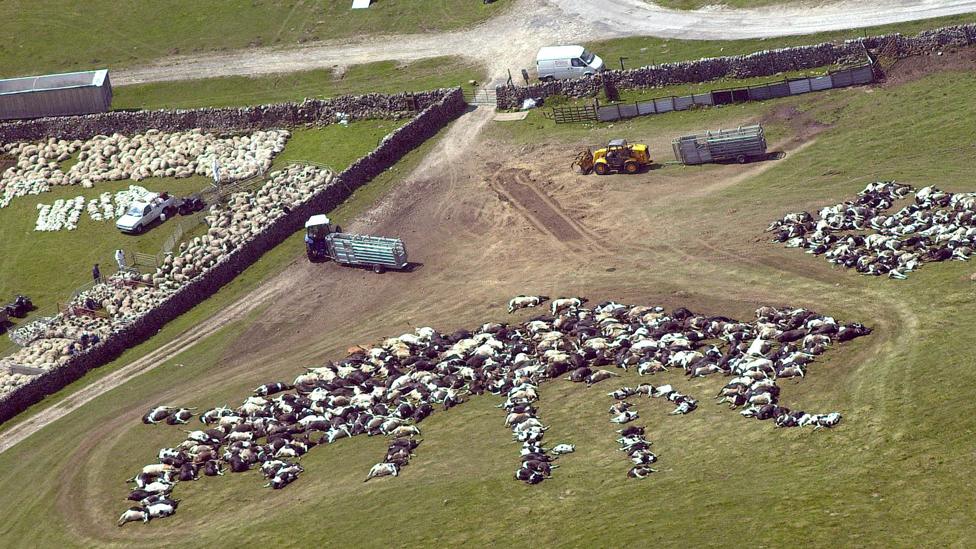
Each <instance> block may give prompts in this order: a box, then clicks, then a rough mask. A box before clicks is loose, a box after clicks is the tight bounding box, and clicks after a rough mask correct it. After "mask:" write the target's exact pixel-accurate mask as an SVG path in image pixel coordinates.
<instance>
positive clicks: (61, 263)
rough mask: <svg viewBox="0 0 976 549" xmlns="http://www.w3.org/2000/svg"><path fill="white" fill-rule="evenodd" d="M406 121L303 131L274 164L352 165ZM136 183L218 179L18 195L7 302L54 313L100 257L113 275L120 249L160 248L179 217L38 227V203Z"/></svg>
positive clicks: (0, 233)
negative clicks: (132, 226) (20, 298)
mask: <svg viewBox="0 0 976 549" xmlns="http://www.w3.org/2000/svg"><path fill="white" fill-rule="evenodd" d="M404 122H405V121H390V120H367V121H362V122H354V123H352V124H349V125H348V126H341V125H333V126H326V127H322V128H312V129H298V130H295V131H294V132H293V133H292V138H291V139H290V140H289V142H288V145H287V146H286V147H285V151H284V152H282V154H281V155H279V156H278V158H276V159H275V164H274V166H273V169H278V168H281V167H284V166H285V165H287V164H288V163H289V162H312V163H316V164H320V165H327V166H329V167H331V168H332V169H334V170H336V171H341V170H344V169H345V168H346V167H347V166H348V165H349V164H351V163H352V162H354V161H355V160H356V159H357V158H359V157H361V156H362V155H363V154H365V153H366V152H367V151H370V150H372V149H374V148H376V145H377V144H378V143H379V141H380V140H381V139H382V138H383V136H385V135H387V134H388V133H390V132H391V131H393V130H394V129H395V128H397V127H399V126H400V125H402V124H403V123H404ZM132 184H136V185H140V186H143V187H145V188H147V189H149V190H152V191H164V190H165V191H168V192H170V193H173V194H176V195H187V194H192V193H194V192H197V191H200V190H201V189H203V188H206V187H207V186H209V185H210V184H211V181H210V179H209V178H206V177H191V178H186V179H175V178H165V179H155V178H149V179H144V180H143V181H141V182H138V183H137V182H134V181H131V180H126V181H118V182H112V183H103V184H98V185H96V186H95V187H94V188H92V189H84V188H82V187H74V186H72V187H60V188H55V189H54V190H53V191H52V192H49V193H44V194H41V195H37V196H26V197H20V198H15V199H14V200H13V201H12V202H11V203H10V205H9V206H7V207H6V208H4V209H2V210H0V257H2V258H3V261H2V262H0V301H3V302H4V303H5V302H6V301H5V300H7V299H9V297H8V296H10V297H12V296H13V295H14V294H18V293H22V294H25V295H28V296H30V297H31V298H32V299H33V300H34V304H35V305H36V306H37V307H38V310H37V311H36V312H35V313H32V314H31V315H29V316H28V317H27V319H26V321H30V319H32V318H34V317H35V316H38V315H42V314H51V313H52V312H53V311H54V309H55V306H56V303H57V302H58V301H64V300H66V299H67V298H69V297H70V295H71V292H72V291H73V290H74V289H76V288H78V287H80V286H82V285H84V284H86V283H88V282H89V281H90V280H91V268H92V265H93V264H94V263H96V262H97V263H100V264H101V267H102V273H103V274H105V275H107V274H109V273H112V272H115V261H114V259H113V253H114V251H115V250H116V249H118V248H122V249H125V250H127V251H129V252H142V253H150V254H157V253H159V252H160V248H161V246H162V244H163V242H164V241H165V240H166V239H167V238H168V237H169V236H170V235H171V234H172V232H173V230H174V225H173V224H170V223H164V224H162V225H159V226H157V227H155V228H153V229H152V230H150V231H147V232H146V233H144V234H142V235H126V234H123V233H121V232H119V231H118V230H117V229H116V228H115V224H114V222H95V221H91V220H90V219H88V214H87V213H84V214H83V215H82V218H81V221H80V222H79V223H78V229H77V230H74V231H58V232H50V233H45V232H35V231H34V222H35V221H36V219H37V208H36V205H37V204H38V203H44V204H51V203H53V202H54V201H55V200H57V199H59V198H63V199H67V198H74V197H76V196H83V197H85V199H86V200H88V199H92V198H97V197H98V195H100V194H101V193H103V192H112V193H114V192H116V191H119V190H122V189H125V188H127V187H128V186H129V185H132ZM192 234H195V233H191V236H192ZM24 321H25V320H18V321H17V322H18V323H22V322H24ZM11 346H12V344H11V342H10V341H9V340H8V339H7V338H2V339H0V352H2V351H3V350H5V349H9V348H11Z"/></svg>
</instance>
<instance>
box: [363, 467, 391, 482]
mask: <svg viewBox="0 0 976 549" xmlns="http://www.w3.org/2000/svg"><path fill="white" fill-rule="evenodd" d="M399 474H400V469H399V468H398V467H397V465H396V463H377V464H376V465H374V466H373V468H372V469H370V470H369V474H368V475H366V480H364V481H363V482H366V481H368V480H369V479H371V478H376V477H386V476H391V475H392V476H394V477H395V476H397V475H399Z"/></svg>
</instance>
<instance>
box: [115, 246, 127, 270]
mask: <svg viewBox="0 0 976 549" xmlns="http://www.w3.org/2000/svg"><path fill="white" fill-rule="evenodd" d="M115 262H116V263H118V264H119V270H120V271H124V270H125V251H123V250H122V249H118V250H115Z"/></svg>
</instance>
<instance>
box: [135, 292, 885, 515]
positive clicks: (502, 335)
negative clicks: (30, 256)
mask: <svg viewBox="0 0 976 549" xmlns="http://www.w3.org/2000/svg"><path fill="white" fill-rule="evenodd" d="M584 302H585V300H584V299H581V298H572V299H560V300H556V301H554V304H555V303H560V304H567V303H568V305H560V306H559V307H556V306H555V305H554V307H553V309H554V311H555V314H549V315H543V316H539V317H536V318H534V319H532V320H529V321H527V322H524V323H518V324H512V325H509V324H504V323H495V322H492V323H486V324H483V325H482V326H480V327H479V328H477V329H476V330H474V331H468V330H463V329H462V330H457V331H455V332H454V333H452V334H443V333H439V332H437V331H435V330H434V329H432V328H427V327H424V328H418V329H417V330H416V331H415V332H414V333H407V334H403V335H401V336H399V337H393V338H389V339H386V340H384V341H382V342H380V343H378V344H377V345H375V346H373V347H371V348H356V349H353V350H352V352H351V354H349V356H347V357H346V358H344V359H342V360H340V361H338V362H335V363H333V362H329V363H327V364H325V365H323V366H321V367H316V368H308V369H307V370H306V372H305V373H302V374H300V375H299V376H298V377H296V378H295V379H294V381H293V382H292V383H285V382H281V381H276V382H272V383H267V384H264V385H261V386H259V387H257V388H256V389H255V390H254V394H253V395H252V396H249V397H247V398H246V399H245V400H244V401H243V403H242V404H241V405H240V406H238V407H237V408H230V407H226V406H225V407H217V408H212V409H209V410H206V411H204V412H202V413H200V415H199V421H200V422H201V423H202V424H203V428H202V429H201V430H193V431H186V433H187V437H186V439H185V440H184V441H182V442H180V443H179V444H177V445H176V446H174V447H170V448H163V449H161V450H160V451H159V453H158V454H157V463H153V464H150V465H147V466H145V467H144V468H143V469H142V471H141V472H139V473H138V474H137V475H135V476H134V477H133V478H131V479H130V480H129V482H134V483H135V488H134V489H132V490H131V492H130V494H129V496H128V499H129V500H131V501H134V502H137V503H138V506H135V507H132V508H130V509H129V510H127V511H125V512H124V513H123V514H122V516H121V517H120V518H119V522H118V524H119V526H122V525H124V524H125V523H127V522H130V521H143V522H148V521H149V520H150V519H152V518H158V517H165V516H170V515H172V514H173V513H174V512H175V511H176V507H177V505H178V500H175V499H173V498H172V497H171V493H172V490H173V489H174V486H175V485H176V483H177V482H178V481H189V480H196V479H198V478H199V475H200V473H201V472H202V473H203V474H204V475H205V476H220V475H223V474H224V470H225V469H230V471H231V472H235V473H242V472H246V471H249V470H251V469H252V468H258V469H259V470H260V471H261V473H262V475H263V476H264V477H265V478H266V479H267V481H268V482H267V484H266V485H265V486H267V487H270V488H273V489H280V488H284V487H285V486H287V485H288V484H290V483H291V482H293V481H295V480H296V479H297V478H298V476H299V475H300V474H302V473H303V472H304V469H303V468H302V467H301V466H300V465H298V464H297V463H296V460H298V459H300V457H301V456H302V455H304V454H305V453H307V452H308V451H310V450H311V448H313V447H315V446H317V445H321V444H329V443H334V442H336V441H338V440H341V439H342V438H347V437H351V436H356V435H361V434H366V435H368V436H373V435H386V436H390V437H392V439H393V442H391V444H390V445H389V447H388V450H387V454H386V457H385V458H384V461H382V462H380V463H377V464H376V465H375V466H373V467H372V468H371V470H370V471H369V474H368V475H367V477H366V480H367V481H368V480H370V479H371V478H375V477H379V476H398V475H399V472H400V470H401V469H402V468H403V467H405V466H406V465H407V464H408V462H409V460H410V458H411V457H412V456H413V451H414V450H415V449H416V448H417V447H418V445H419V441H417V440H416V439H413V437H414V436H417V435H420V429H419V427H418V426H417V425H418V424H419V423H420V422H422V421H423V420H424V418H426V417H427V416H429V415H430V414H431V413H433V412H434V411H435V406H442V407H443V408H444V409H445V410H446V409H449V408H452V407H454V406H456V405H458V404H461V403H463V402H464V401H465V400H466V399H465V397H468V396H471V395H481V394H484V393H486V392H487V393H491V394H493V395H496V396H500V397H504V398H505V400H504V402H502V403H501V404H499V405H498V407H499V408H503V409H504V410H505V411H506V412H507V413H508V415H507V416H506V421H505V424H506V426H508V427H510V428H511V430H512V433H513V440H514V441H516V442H521V443H522V463H521V466H520V467H519V468H518V469H517V471H516V474H515V478H516V479H517V480H522V481H523V482H525V483H527V484H536V483H538V482H541V481H542V480H544V479H546V478H549V476H550V475H551V474H552V470H553V469H554V468H555V466H554V465H553V464H552V462H553V461H555V460H556V459H557V456H558V455H560V454H565V453H569V452H572V451H573V450H574V449H575V446H573V445H570V444H559V445H557V446H556V447H554V448H553V449H552V451H549V450H547V449H545V448H544V447H543V446H542V439H543V437H544V433H545V431H546V429H547V427H546V426H544V425H543V424H542V422H541V421H540V420H539V418H538V417H536V409H535V407H534V406H533V404H534V403H535V402H536V401H537V400H538V399H539V398H540V396H539V387H540V385H542V384H543V383H544V382H546V381H549V380H552V379H556V378H560V377H562V376H564V375H566V374H568V377H567V378H566V379H568V380H570V381H573V382H579V383H585V384H586V385H588V386H591V385H594V384H597V383H601V382H603V381H606V380H607V379H610V378H612V377H615V375H616V374H615V372H613V371H611V370H605V369H602V368H601V367H603V366H613V367H616V368H619V369H623V370H627V369H630V368H633V369H635V370H636V371H637V372H638V373H639V374H641V375H651V374H654V373H656V372H663V371H667V370H668V369H669V368H676V369H680V370H682V371H683V372H684V373H685V374H686V375H689V376H694V377H702V376H707V375H710V374H713V373H719V372H721V373H723V374H724V375H727V376H734V377H733V378H732V379H731V380H730V381H729V382H728V383H727V384H725V386H724V387H723V388H722V389H721V391H720V392H719V395H718V396H719V397H720V398H722V401H721V402H730V403H731V407H732V408H735V407H738V406H745V408H744V409H743V410H742V411H741V412H740V414H741V415H742V416H743V417H746V418H755V419H759V420H767V419H773V420H774V424H775V426H777V427H799V426H805V425H811V426H813V427H814V428H815V429H818V428H821V427H833V426H834V425H836V424H837V423H838V422H839V421H840V417H841V416H840V414H839V413H837V412H832V413H829V414H815V413H807V412H804V411H801V410H791V409H789V408H787V407H785V406H781V405H780V404H778V402H779V394H780V388H779V386H778V385H777V380H778V379H779V378H790V377H796V378H802V377H803V376H804V375H805V372H806V369H807V366H808V365H809V364H810V363H812V362H813V361H814V360H815V358H816V357H817V356H818V355H820V354H823V353H824V352H826V351H827V350H828V349H829V348H830V346H831V345H832V344H833V343H834V342H837V343H843V342H846V341H850V340H852V339H854V338H857V337H860V336H864V335H868V334H870V333H871V330H870V329H869V328H867V327H865V326H863V325H861V324H858V323H852V324H842V323H839V322H838V321H837V320H835V319H834V318H831V317H829V316H823V315H820V314H817V313H815V312H813V311H809V310H805V309H790V308H774V307H761V308H759V309H757V310H756V320H755V321H753V322H739V321H736V320H733V319H730V318H726V317H721V316H706V315H700V314H694V313H692V312H691V311H689V310H687V309H684V308H679V309H676V310H674V311H671V312H668V311H665V309H664V308H662V307H646V306H631V305H623V304H620V303H615V302H606V303H602V304H600V305H598V306H596V307H593V308H588V307H585V306H583V303H584ZM636 394H646V395H647V396H649V397H655V398H657V397H663V398H665V399H667V400H669V401H671V402H672V403H674V404H676V406H677V407H676V408H675V410H674V411H672V413H673V414H686V413H689V412H691V411H693V410H694V409H695V408H696V407H697V400H695V399H693V398H691V397H689V396H687V395H683V394H681V393H679V392H678V391H676V390H674V389H673V388H672V387H671V386H670V385H664V386H659V387H654V386H651V385H648V384H643V385H641V386H639V387H637V388H626V387H625V388H622V389H618V390H615V391H613V392H611V393H609V396H611V397H613V398H614V399H617V400H618V401H620V402H621V403H622V402H623V401H624V399H626V398H627V397H629V396H632V395H636ZM621 403H618V405H615V407H616V408H622V409H623V410H622V411H621V410H614V409H611V413H616V412H620V416H621V419H619V420H617V418H616V417H615V418H614V419H615V422H617V423H626V422H629V421H631V420H633V419H636V417H637V414H636V413H634V412H631V413H630V415H627V410H626V408H628V407H629V406H628V405H624V404H621ZM191 416H192V412H191V411H190V410H189V409H187V408H176V407H170V406H157V407H154V408H153V409H151V410H149V412H147V414H146V415H145V416H143V422H144V423H147V424H156V423H161V422H166V423H170V424H184V423H186V422H188V421H190V417H191ZM316 434H317V435H316ZM621 434H622V435H623V436H622V437H621V438H622V440H621V445H622V447H621V449H622V450H624V451H625V452H627V453H628V456H629V458H630V459H631V462H632V463H633V464H634V466H633V468H632V469H631V470H630V472H629V473H628V476H630V477H632V478H644V477H646V476H647V475H648V474H649V473H650V472H652V470H651V469H650V467H649V464H650V463H653V462H654V461H656V459H657V457H656V456H654V454H653V453H651V452H650V451H649V450H648V447H649V444H650V443H649V442H648V441H647V440H646V439H644V438H643V430H642V429H641V428H636V427H628V428H626V429H624V430H622V432H621ZM557 448H558V449H559V451H557Z"/></svg>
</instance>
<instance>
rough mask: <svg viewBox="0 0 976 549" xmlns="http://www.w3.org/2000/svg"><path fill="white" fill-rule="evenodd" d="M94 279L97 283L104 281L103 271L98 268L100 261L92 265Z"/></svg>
mask: <svg viewBox="0 0 976 549" xmlns="http://www.w3.org/2000/svg"><path fill="white" fill-rule="evenodd" d="M92 279H93V280H94V281H95V284H101V282H102V271H100V270H98V263H96V264H95V266H94V267H92Z"/></svg>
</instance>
